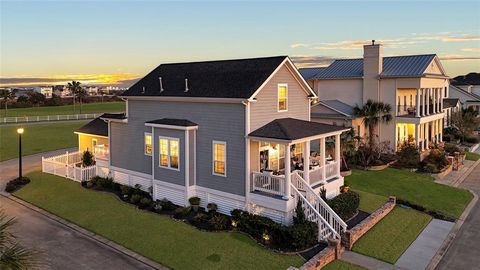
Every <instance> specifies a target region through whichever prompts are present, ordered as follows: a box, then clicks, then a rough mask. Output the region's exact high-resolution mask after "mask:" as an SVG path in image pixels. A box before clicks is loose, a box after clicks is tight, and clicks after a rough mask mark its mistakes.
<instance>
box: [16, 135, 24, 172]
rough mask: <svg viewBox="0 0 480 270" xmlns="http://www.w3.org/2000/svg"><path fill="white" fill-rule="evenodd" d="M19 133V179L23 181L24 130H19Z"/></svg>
mask: <svg viewBox="0 0 480 270" xmlns="http://www.w3.org/2000/svg"><path fill="white" fill-rule="evenodd" d="M17 133H18V179H22V134H23V128H19V129H17Z"/></svg>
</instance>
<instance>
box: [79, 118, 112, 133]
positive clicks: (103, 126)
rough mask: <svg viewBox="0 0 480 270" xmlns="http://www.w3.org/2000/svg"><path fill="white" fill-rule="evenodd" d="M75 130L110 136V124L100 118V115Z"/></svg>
mask: <svg viewBox="0 0 480 270" xmlns="http://www.w3.org/2000/svg"><path fill="white" fill-rule="evenodd" d="M75 132H79V133H86V134H92V135H98V136H105V137H107V136H108V124H107V123H106V122H105V121H103V120H102V119H100V117H98V118H95V119H93V120H92V121H90V122H88V123H87V124H86V125H84V126H82V127H80V128H79V129H77V130H75Z"/></svg>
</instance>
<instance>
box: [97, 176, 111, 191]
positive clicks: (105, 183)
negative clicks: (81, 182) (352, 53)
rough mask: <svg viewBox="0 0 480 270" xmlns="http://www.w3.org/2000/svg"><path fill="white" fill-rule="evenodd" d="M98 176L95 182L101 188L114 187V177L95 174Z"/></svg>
mask: <svg viewBox="0 0 480 270" xmlns="http://www.w3.org/2000/svg"><path fill="white" fill-rule="evenodd" d="M94 178H97V179H96V181H95V184H96V186H97V187H99V188H103V189H112V188H113V179H112V178H104V177H100V176H95V177H94Z"/></svg>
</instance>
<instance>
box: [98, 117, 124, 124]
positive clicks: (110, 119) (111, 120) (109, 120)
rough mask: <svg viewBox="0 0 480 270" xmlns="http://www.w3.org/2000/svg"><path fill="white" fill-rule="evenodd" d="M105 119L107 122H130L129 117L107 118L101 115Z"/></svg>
mask: <svg viewBox="0 0 480 270" xmlns="http://www.w3.org/2000/svg"><path fill="white" fill-rule="evenodd" d="M100 119H102V120H103V121H107V122H117V123H128V119H126V118H125V119H113V118H105V117H100Z"/></svg>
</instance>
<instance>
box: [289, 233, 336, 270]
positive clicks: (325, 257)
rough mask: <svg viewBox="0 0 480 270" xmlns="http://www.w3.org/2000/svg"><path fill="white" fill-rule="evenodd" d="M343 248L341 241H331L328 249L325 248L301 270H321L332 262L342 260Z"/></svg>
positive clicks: (300, 269)
mask: <svg viewBox="0 0 480 270" xmlns="http://www.w3.org/2000/svg"><path fill="white" fill-rule="evenodd" d="M343 250H344V249H343V247H342V246H341V244H340V241H339V240H336V239H330V240H329V241H328V247H326V248H324V249H323V250H322V251H320V252H319V253H318V254H317V255H315V256H313V258H311V259H310V260H308V262H306V263H305V264H304V265H302V267H300V268H299V270H319V269H322V268H323V267H324V266H325V265H327V264H329V263H330V262H332V261H334V260H336V259H340V257H341V255H342V253H343Z"/></svg>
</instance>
